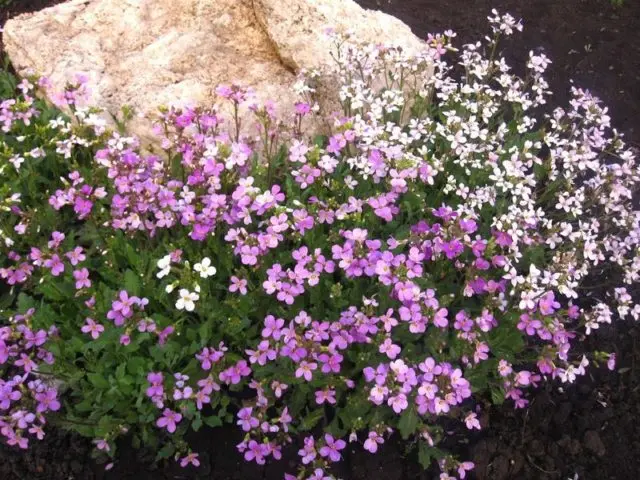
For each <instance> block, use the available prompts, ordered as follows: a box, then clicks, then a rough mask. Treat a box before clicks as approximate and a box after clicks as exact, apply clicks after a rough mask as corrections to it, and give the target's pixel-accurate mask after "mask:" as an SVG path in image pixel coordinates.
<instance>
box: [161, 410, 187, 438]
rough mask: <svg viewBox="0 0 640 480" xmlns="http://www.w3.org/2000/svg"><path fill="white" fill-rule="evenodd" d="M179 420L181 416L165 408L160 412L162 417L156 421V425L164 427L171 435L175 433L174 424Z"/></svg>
mask: <svg viewBox="0 0 640 480" xmlns="http://www.w3.org/2000/svg"><path fill="white" fill-rule="evenodd" d="M180 420H182V415H180V414H179V413H178V412H174V411H173V410H170V409H168V408H165V409H164V410H163V412H162V417H160V418H159V419H158V421H157V422H156V425H157V426H158V427H160V428H162V427H166V429H167V431H168V432H169V433H173V432H175V431H176V424H177V423H180Z"/></svg>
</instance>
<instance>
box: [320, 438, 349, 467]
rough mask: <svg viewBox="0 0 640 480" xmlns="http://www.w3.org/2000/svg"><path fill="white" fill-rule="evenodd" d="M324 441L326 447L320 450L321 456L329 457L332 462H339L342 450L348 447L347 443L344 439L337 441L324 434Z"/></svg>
mask: <svg viewBox="0 0 640 480" xmlns="http://www.w3.org/2000/svg"><path fill="white" fill-rule="evenodd" d="M324 441H325V445H324V446H323V447H322V448H320V452H319V453H320V456H322V457H325V458H327V457H328V458H329V460H331V461H332V462H339V461H340V458H341V455H340V450H342V449H344V448H345V447H346V446H347V444H346V442H345V441H344V440H342V439H338V440H336V439H334V438H333V436H331V435H330V434H328V433H325V434H324Z"/></svg>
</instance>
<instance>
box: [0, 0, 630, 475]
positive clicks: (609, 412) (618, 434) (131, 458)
mask: <svg viewBox="0 0 640 480" xmlns="http://www.w3.org/2000/svg"><path fill="white" fill-rule="evenodd" d="M356 1H357V2H358V3H360V4H361V5H362V6H365V7H369V8H379V9H382V10H384V11H385V12H387V13H390V14H393V15H395V16H397V17H399V18H400V19H401V20H403V21H404V22H406V23H407V24H408V25H410V26H411V28H412V29H413V30H414V32H415V33H416V34H418V35H420V36H426V34H427V32H433V33H436V32H440V31H443V30H446V29H449V28H451V29H453V30H454V31H456V32H457V33H458V35H459V37H458V43H459V44H462V43H464V42H468V41H472V40H475V39H479V38H481V37H482V36H483V35H484V34H485V33H486V31H487V22H486V16H487V15H488V14H489V12H490V10H491V8H497V9H498V10H499V11H500V12H510V13H511V14H513V15H514V16H516V17H521V18H523V19H524V20H525V31H524V33H523V34H521V35H519V36H516V38H515V39H513V40H511V41H509V44H504V47H505V51H506V53H507V58H508V60H509V61H510V62H511V63H512V64H516V63H522V62H524V60H525V59H526V57H527V55H528V52H529V50H535V49H538V48H540V47H541V48H542V49H544V51H545V53H546V54H547V56H549V57H550V58H551V59H552V60H553V62H554V63H553V64H552V66H551V68H550V71H549V74H548V80H549V82H550V84H551V88H552V90H553V91H554V94H555V97H554V100H553V104H556V105H564V104H566V103H567V101H568V98H569V86H570V82H571V81H572V80H573V81H574V82H575V85H576V86H580V87H583V88H588V89H590V90H591V91H592V92H594V93H595V94H596V95H598V96H599V97H601V98H602V100H603V101H604V102H605V104H607V105H608V106H609V107H610V112H611V117H612V119H613V122H614V124H615V125H616V126H617V127H618V128H619V130H620V131H622V132H624V133H625V134H626V136H627V139H628V140H629V141H631V142H635V143H636V144H637V143H638V142H640V1H638V0H626V4H625V5H624V6H623V7H622V8H618V9H615V8H613V7H612V6H611V5H610V4H609V2H608V0H560V1H558V0H493V1H490V0H448V1H446V2H435V1H433V0H356ZM53 3H57V2H56V0H53V1H52V0H31V1H27V0H14V1H13V3H12V4H11V5H10V6H9V7H5V8H4V9H3V10H0V26H1V25H3V24H4V22H5V21H6V19H7V18H9V17H10V16H13V15H15V14H18V13H23V12H30V11H36V10H39V9H40V8H43V7H45V6H47V5H51V4H53ZM1 53H2V49H1V46H0V54H1ZM639 342H640V327H639V326H638V325H632V324H626V323H620V324H618V325H616V326H615V327H614V328H611V329H609V330H607V331H606V332H602V333H598V334H597V335H595V336H594V337H592V338H590V339H589V340H588V343H589V344H590V345H589V348H596V347H595V346H596V345H597V348H599V349H601V350H605V351H612V350H614V351H617V354H618V371H617V372H616V373H612V372H609V371H607V370H606V369H604V368H599V369H592V370H591V371H590V374H589V376H588V377H586V378H583V379H581V380H580V381H579V382H578V383H577V385H574V386H569V387H566V388H564V390H562V389H560V388H559V387H558V386H557V385H547V386H546V387H545V388H544V389H543V390H541V391H539V392H538V393H537V394H536V395H535V396H534V398H533V399H532V403H531V406H530V407H529V408H528V409H526V410H520V411H514V410H513V409H512V408H511V407H510V406H504V407H494V408H492V409H491V410H489V411H487V412H486V413H485V414H484V416H483V418H482V421H483V423H484V426H485V428H484V429H483V431H482V432H481V433H479V434H476V435H475V436H472V437H469V436H466V437H465V435H456V434H453V435H452V436H451V438H449V439H448V441H447V444H448V446H449V447H451V448H452V449H453V450H454V451H455V452H458V453H460V455H461V456H462V457H463V458H465V459H472V460H473V461H474V462H475V463H476V465H477V467H476V471H475V473H474V474H473V475H472V476H471V478H477V479H478V480H516V479H517V480H520V479H522V480H566V479H569V478H570V479H573V478H574V476H575V475H576V474H577V475H578V478H579V479H580V480H592V479H593V480H635V479H637V478H640V370H639V368H638V362H640V348H639ZM463 433H464V432H463ZM241 437H242V435H241V432H239V431H238V429H237V428H234V427H225V428H220V429H216V430H205V429H203V430H202V431H200V432H199V433H198V434H196V435H195V437H194V438H193V444H194V447H195V450H196V451H199V452H201V461H202V465H201V467H200V468H199V469H198V470H197V471H196V470H194V469H181V468H179V467H177V466H176V465H175V464H173V463H172V464H170V465H167V466H166V467H162V466H160V467H159V468H156V469H154V468H152V467H150V466H149V465H150V463H149V459H150V457H149V458H148V457H146V456H145V454H144V452H139V451H135V450H134V449H132V448H127V445H126V444H125V445H121V446H120V457H119V461H118V462H117V463H116V465H115V466H114V468H113V469H112V470H111V471H109V472H105V471H104V470H103V468H102V467H101V466H98V465H96V464H95V463H94V462H93V461H92V460H91V458H90V451H91V444H90V442H89V441H87V440H86V439H82V438H79V437H77V436H73V435H70V434H67V433H65V432H63V431H60V430H50V431H49V432H48V435H47V437H46V438H45V440H44V441H42V442H36V443H34V445H33V447H32V448H31V449H30V450H28V451H27V452H21V451H17V450H15V449H12V448H8V447H6V446H3V445H0V479H1V480H14V479H15V480H32V479H33V480H36V479H42V480H69V479H79V480H85V479H86V480H90V479H105V480H121V479H133V478H135V479H136V480H151V479H154V480H156V479H195V478H202V479H205V478H206V479H220V480H252V479H268V480H271V479H281V478H282V474H283V472H284V471H287V470H289V471H294V470H295V460H296V455H295V450H296V448H295V447H292V448H291V449H290V450H289V451H287V452H285V458H284V459H283V460H282V461H281V462H276V463H272V464H270V465H268V466H266V467H264V468H260V467H257V466H256V465H255V464H247V463H246V462H244V461H243V460H242V459H241V458H240V455H239V454H238V453H236V451H235V445H236V444H237V443H238V442H240V440H241ZM467 439H468V440H467ZM345 457H346V458H345V462H343V464H341V465H340V471H338V472H337V473H338V474H339V475H340V476H341V477H343V478H345V479H353V480H365V479H366V480H371V479H378V478H384V479H385V480H405V479H406V480H409V479H425V480H426V479H431V478H435V477H434V472H432V471H429V472H422V471H421V469H420V467H419V466H418V464H417V462H416V461H415V458H413V456H412V455H409V456H406V455H405V452H404V447H403V446H402V445H401V444H400V443H399V442H394V441H393V440H392V441H389V442H387V443H386V444H385V446H384V448H383V449H382V452H381V453H379V454H378V455H370V454H368V453H367V452H363V451H362V449H361V448H355V449H349V452H347V454H346V455H345Z"/></svg>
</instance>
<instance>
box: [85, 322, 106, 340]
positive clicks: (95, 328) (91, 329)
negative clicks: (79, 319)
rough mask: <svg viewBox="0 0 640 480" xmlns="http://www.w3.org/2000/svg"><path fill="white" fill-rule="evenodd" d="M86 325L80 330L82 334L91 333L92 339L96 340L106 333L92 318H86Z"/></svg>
mask: <svg viewBox="0 0 640 480" xmlns="http://www.w3.org/2000/svg"><path fill="white" fill-rule="evenodd" d="M84 321H85V322H86V324H85V325H84V326H83V327H82V328H81V329H80V330H81V331H82V333H90V334H91V338H93V339H94V340H95V339H96V338H98V337H99V336H100V334H101V333H102V332H104V327H103V326H102V325H100V324H99V323H96V322H95V321H94V320H93V319H92V318H85V320H84Z"/></svg>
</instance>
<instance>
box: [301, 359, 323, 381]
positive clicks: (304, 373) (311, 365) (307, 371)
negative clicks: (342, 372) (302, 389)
mask: <svg viewBox="0 0 640 480" xmlns="http://www.w3.org/2000/svg"><path fill="white" fill-rule="evenodd" d="M317 368H318V364H317V363H315V362H307V361H305V360H303V361H302V362H300V364H299V365H298V368H297V370H296V378H300V377H304V379H305V380H306V381H307V382H310V381H311V378H312V377H313V371H314V370H315V369H317Z"/></svg>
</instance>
